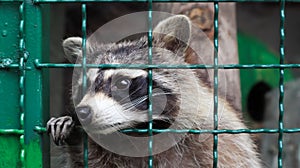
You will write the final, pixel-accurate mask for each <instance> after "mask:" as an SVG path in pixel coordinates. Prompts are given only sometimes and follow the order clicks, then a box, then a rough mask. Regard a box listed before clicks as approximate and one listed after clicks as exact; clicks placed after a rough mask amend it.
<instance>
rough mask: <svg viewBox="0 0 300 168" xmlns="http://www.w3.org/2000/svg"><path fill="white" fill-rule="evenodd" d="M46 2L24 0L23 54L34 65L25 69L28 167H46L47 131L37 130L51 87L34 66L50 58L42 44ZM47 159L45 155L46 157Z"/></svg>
mask: <svg viewBox="0 0 300 168" xmlns="http://www.w3.org/2000/svg"><path fill="white" fill-rule="evenodd" d="M43 7H45V6H42V5H41V6H40V5H34V4H33V2H32V1H28V0H24V20H25V22H24V35H23V36H24V43H26V47H25V45H24V46H23V47H24V50H23V54H24V56H23V57H24V59H27V62H26V67H30V68H31V69H30V70H28V71H26V76H25V77H26V78H24V80H25V79H26V86H25V90H24V92H25V94H24V95H25V98H24V99H25V100H24V103H25V104H24V107H25V111H24V128H25V130H24V132H25V134H24V140H25V149H26V152H25V167H28V168H38V167H46V166H48V165H46V163H44V162H43V153H44V154H46V155H45V157H46V156H47V152H48V153H49V151H43V145H44V144H45V143H46V142H43V141H42V138H43V137H44V135H40V134H39V133H37V132H36V131H35V127H36V126H37V125H38V126H41V125H43V124H44V123H45V116H47V115H48V114H46V113H47V111H48V108H47V107H48V104H49V102H48V96H45V95H46V94H45V93H47V91H48V89H49V88H48V81H45V82H44V80H45V75H46V76H47V74H46V73H45V72H46V71H45V70H42V69H37V68H35V66H34V60H36V59H38V60H41V61H45V59H48V53H46V52H43V51H45V50H46V49H45V48H43V47H46V46H43V40H48V39H45V38H46V37H44V36H43V34H42V33H43V31H42V30H43V28H45V27H43V26H44V25H43V24H42V22H43V19H45V18H43V17H42V8H43ZM44 161H46V159H45V160H44Z"/></svg>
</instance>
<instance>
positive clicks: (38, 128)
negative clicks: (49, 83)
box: [35, 126, 300, 134]
mask: <svg viewBox="0 0 300 168" xmlns="http://www.w3.org/2000/svg"><path fill="white" fill-rule="evenodd" d="M35 130H36V131H38V132H40V133H43V132H46V131H47V130H46V128H45V127H41V126H35ZM121 132H123V133H131V132H136V133H148V129H125V130H122V131H121ZM153 132H155V133H193V134H241V133H249V134H257V133H279V130H278V129H236V130H230V129H219V130H195V129H153ZM283 132H284V133H299V132H300V128H289V129H283Z"/></svg>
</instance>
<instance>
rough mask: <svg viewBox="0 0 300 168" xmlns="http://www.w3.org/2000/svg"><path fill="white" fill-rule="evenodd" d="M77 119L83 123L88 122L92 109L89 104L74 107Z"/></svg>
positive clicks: (90, 118)
mask: <svg viewBox="0 0 300 168" xmlns="http://www.w3.org/2000/svg"><path fill="white" fill-rule="evenodd" d="M76 113H77V116H78V119H79V120H80V121H81V122H83V123H84V124H89V123H90V122H91V120H92V110H91V108H90V107H89V106H81V107H77V108H76Z"/></svg>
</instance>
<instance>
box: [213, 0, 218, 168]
mask: <svg viewBox="0 0 300 168" xmlns="http://www.w3.org/2000/svg"><path fill="white" fill-rule="evenodd" d="M218 58H219V4H218V3H217V2H215V3H214V91H213V92H214V98H213V99H214V130H218V124H219V122H218V121H219V114H218V106H219V105H218V102H219V97H218V93H219V91H218V90H219V74H218V73H219V68H218V67H217V66H218V64H219V59H218ZM213 135H214V137H213V141H214V143H213V167H214V168H217V167H218V140H219V138H218V134H213Z"/></svg>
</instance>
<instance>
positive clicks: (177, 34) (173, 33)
mask: <svg viewBox="0 0 300 168" xmlns="http://www.w3.org/2000/svg"><path fill="white" fill-rule="evenodd" d="M190 37H191V22H190V20H189V18H188V17H186V16H184V15H176V16H172V17H169V18H167V19H165V20H163V21H161V22H159V23H158V25H157V26H156V27H155V28H154V30H153V44H154V46H155V47H161V48H166V49H168V50H170V51H173V52H174V53H178V52H179V51H181V52H184V51H185V49H186V48H187V46H188V43H189V41H190Z"/></svg>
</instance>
